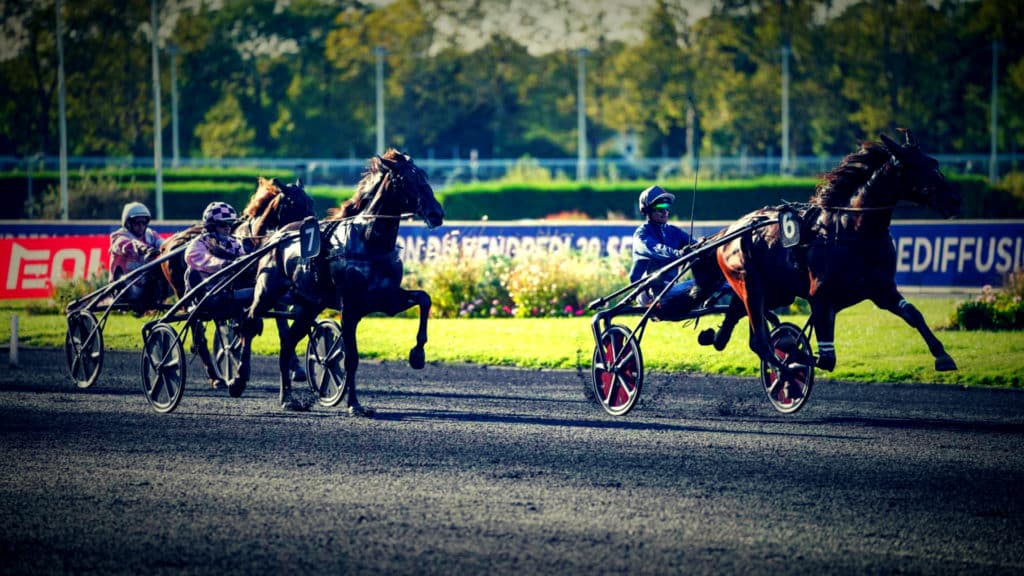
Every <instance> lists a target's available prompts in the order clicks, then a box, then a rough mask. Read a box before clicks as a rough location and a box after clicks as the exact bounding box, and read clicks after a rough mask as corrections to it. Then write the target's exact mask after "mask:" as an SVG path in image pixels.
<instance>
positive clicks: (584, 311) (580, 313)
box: [576, 308, 587, 316]
mask: <svg viewBox="0 0 1024 576" xmlns="http://www.w3.org/2000/svg"><path fill="white" fill-rule="evenodd" d="M586 312H587V311H586V310H584V309H583V308H580V309H579V310H577V311H576V315H577V316H583V315H584V314H586Z"/></svg>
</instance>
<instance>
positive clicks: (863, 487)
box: [0, 343, 1024, 574]
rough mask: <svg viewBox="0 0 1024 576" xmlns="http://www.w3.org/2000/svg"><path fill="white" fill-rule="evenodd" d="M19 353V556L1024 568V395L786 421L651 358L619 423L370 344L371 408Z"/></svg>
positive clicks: (10, 546)
mask: <svg viewBox="0 0 1024 576" xmlns="http://www.w3.org/2000/svg"><path fill="white" fill-rule="evenodd" d="M431 345H432V346H437V345H442V344H438V343H432V344H431ZM428 352H429V350H428ZM4 356H6V354H5V355H4ZM20 356H21V365H22V367H21V368H20V369H17V370H8V369H7V367H6V365H5V366H4V367H3V369H0V572H2V573H29V572H31V573H33V574H38V573H69V572H74V573H80V572H97V573H132V574H140V573H144V574H158V573H171V572H173V573H181V572H188V573H203V574H224V573H244V574H263V573H275V574H277V573H309V572H316V573H387V574H413V573H415V574H430V573H445V574H449V573H451V574H483V573H488V574H513V573H515V574H534V573H543V574H549V573H551V574H584V573H626V572H628V573H637V574H640V573H643V574H656V573H661V574H700V573H745V574H746V573H766V574H767V573H770V574H778V573H809V574H823V573H835V574H847V573H860V574H864V573H895V572H909V573H928V574H934V573H960V574H962V573H975V574H1001V573H1005V574H1020V573H1022V572H1024V546H1022V541H1024V457H1022V445H1024V393H1022V392H1018V391H1006V390H983V389H970V390H961V389H958V388H954V387H940V386H929V385H918V386H892V385H885V384H874V385H869V384H851V383H840V382H832V381H828V380H827V379H825V378H822V377H821V375H819V382H818V383H817V385H816V388H815V390H814V393H813V395H812V397H811V399H810V401H809V402H808V406H807V407H805V408H804V410H803V411H802V412H800V413H799V414H796V415H793V416H783V415H777V414H775V413H774V412H773V411H772V410H771V408H770V406H769V405H768V403H767V401H766V400H765V399H764V398H763V396H762V394H761V392H760V391H759V384H758V383H757V382H756V381H754V380H750V379H731V378H719V377H708V376H704V375H690V374H672V375H669V374H653V375H649V378H648V382H647V385H646V388H645V390H644V393H643V397H642V400H641V405H640V406H639V407H638V408H637V409H636V410H634V411H633V412H632V413H631V414H629V415H628V416H626V417H624V418H618V419H614V418H612V417H610V416H606V415H605V414H604V412H602V411H601V410H600V408H598V407H596V406H594V405H592V404H590V403H588V401H587V400H586V399H585V398H584V397H583V394H582V389H583V388H582V387H583V384H584V379H583V378H582V377H581V376H580V375H577V374H576V373H575V372H571V371H551V372H548V371H522V370H498V369H489V370H488V369H484V368H482V367H480V366H431V365H428V366H427V367H426V369H425V370H422V371H413V370H411V369H409V368H408V367H406V366H403V365H398V364H380V363H369V362H364V363H363V365H362V366H361V367H360V370H359V375H360V382H361V389H360V390H361V392H362V396H361V399H362V401H363V403H364V404H365V405H368V406H372V407H374V408H376V409H378V411H379V413H378V418H377V419H376V420H372V421H368V420H359V419H351V418H349V417H347V416H346V415H345V413H344V412H343V411H342V410H340V409H326V408H320V407H316V408H314V410H313V411H312V412H307V413H284V412H281V411H279V410H278V409H277V408H276V406H275V402H276V379H275V373H274V370H273V365H274V362H272V361H271V360H270V359H267V358H257V359H256V361H255V382H254V384H253V385H252V386H251V387H250V388H249V390H247V391H246V393H245V395H244V396H243V397H242V398H240V399H232V398H230V397H228V396H227V393H226V392H224V391H222V390H221V391H214V390H211V389H208V388H204V387H202V386H201V385H200V383H199V382H198V378H197V377H196V375H197V374H199V372H200V370H199V366H198V364H192V365H191V366H190V369H191V370H190V374H191V375H192V378H191V380H190V382H189V388H188V389H187V390H186V393H185V398H184V399H183V400H182V403H181V406H180V407H179V408H178V410H177V411H176V412H174V413H172V414H169V415H161V414H157V413H155V412H154V411H152V410H151V409H150V408H149V405H148V404H147V403H146V401H145V399H144V397H143V395H142V392H141V387H140V383H139V375H138V374H139V368H138V366H139V361H140V359H139V354H138V353H114V352H110V351H108V352H107V354H106V357H105V361H104V363H105V367H104V370H103V374H102V375H101V377H100V381H99V382H98V383H97V384H96V385H95V386H94V387H93V388H92V389H89V390H85V391H80V390H78V389H76V388H74V386H73V385H72V384H71V383H69V382H68V380H67V377H66V376H65V370H66V369H65V367H64V358H63V354H62V352H61V351H52V350H22V351H21V355H20ZM587 378H589V374H588V375H587Z"/></svg>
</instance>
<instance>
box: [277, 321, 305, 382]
mask: <svg viewBox="0 0 1024 576" xmlns="http://www.w3.org/2000/svg"><path fill="white" fill-rule="evenodd" d="M276 320H277V333H278V335H281V334H284V333H285V332H287V331H288V319H287V318H277V319H276ZM288 370H289V371H290V374H289V376H290V377H291V379H292V380H293V381H295V382H305V381H306V370H305V369H304V368H303V367H302V362H300V361H299V357H298V356H297V355H296V354H295V350H292V354H291V357H290V358H289V360H288Z"/></svg>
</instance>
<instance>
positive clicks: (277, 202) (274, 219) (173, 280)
mask: <svg viewBox="0 0 1024 576" xmlns="http://www.w3.org/2000/svg"><path fill="white" fill-rule="evenodd" d="M313 215H315V211H314V209H313V198H311V197H310V196H309V195H308V194H306V190H305V188H304V187H303V185H302V180H296V181H295V182H294V183H292V184H284V183H282V182H281V181H280V180H278V179H277V178H273V179H271V178H263V177H262V176H261V177H260V178H259V181H258V184H257V187H256V192H254V193H253V195H252V198H250V199H249V203H248V204H247V205H246V206H245V209H244V210H242V216H241V217H240V218H239V220H238V222H236V223H235V225H234V227H233V229H232V234H233V235H234V236H235V237H236V238H238V239H239V240H241V241H242V243H243V245H244V246H245V249H246V252H251V251H252V250H254V249H256V248H258V247H259V246H260V245H261V244H262V243H263V241H264V239H266V238H268V237H269V236H270V235H271V234H273V233H274V232H276V231H277V230H278V229H279V228H281V227H282V226H284V225H286V224H289V223H291V222H299V221H302V219H303V218H306V217H307V216H313ZM202 231H203V225H202V224H195V225H193V226H190V227H188V228H186V229H185V230H182V231H180V232H178V233H177V234H175V235H173V236H171V237H170V238H168V239H167V241H166V242H164V244H163V246H162V247H161V249H160V250H161V253H167V252H170V251H171V250H174V249H175V248H178V247H180V246H184V245H186V244H188V243H189V242H191V241H192V240H193V239H194V238H195V237H197V236H199V235H200V234H201V233H202ZM187 269H188V265H187V264H186V263H185V255H184V253H182V254H181V255H180V256H177V257H174V258H171V259H169V260H167V261H166V262H164V263H163V264H162V265H161V270H162V271H163V274H164V278H165V279H166V280H167V283H168V284H169V285H170V286H171V289H172V290H173V291H174V293H175V295H176V296H177V297H178V298H181V297H182V295H184V294H185V291H186V290H185V273H186V271H187ZM255 281H256V278H255V276H252V277H251V278H250V279H249V280H248V283H249V284H250V285H251V284H253V283H255ZM282 323H285V324H284V326H282ZM278 330H287V323H286V321H285V320H283V319H278ZM192 333H193V334H194V339H195V349H196V352H198V353H199V357H200V359H202V361H203V364H204V365H205V366H206V373H207V376H208V377H209V380H210V384H211V385H212V386H213V387H214V388H216V387H217V386H223V385H225V384H226V383H225V381H224V378H223V376H222V375H221V374H219V373H218V371H217V369H216V368H215V364H214V362H213V359H212V358H211V357H210V351H209V348H208V346H207V344H206V335H205V331H204V330H202V329H199V330H193V332H192ZM292 363H293V365H294V369H295V370H297V371H299V372H300V373H301V367H300V366H299V364H298V362H297V361H296V360H294V359H293V360H292Z"/></svg>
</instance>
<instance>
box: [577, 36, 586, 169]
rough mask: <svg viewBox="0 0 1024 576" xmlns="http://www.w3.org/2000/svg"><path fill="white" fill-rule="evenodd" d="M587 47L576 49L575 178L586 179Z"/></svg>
mask: <svg viewBox="0 0 1024 576" xmlns="http://www.w3.org/2000/svg"><path fill="white" fill-rule="evenodd" d="M586 57H587V49H586V48H580V49H579V50H577V51H576V149H577V158H576V180H578V181H580V182H583V181H586V179H587V100H586V99H587V65H586Z"/></svg>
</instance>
